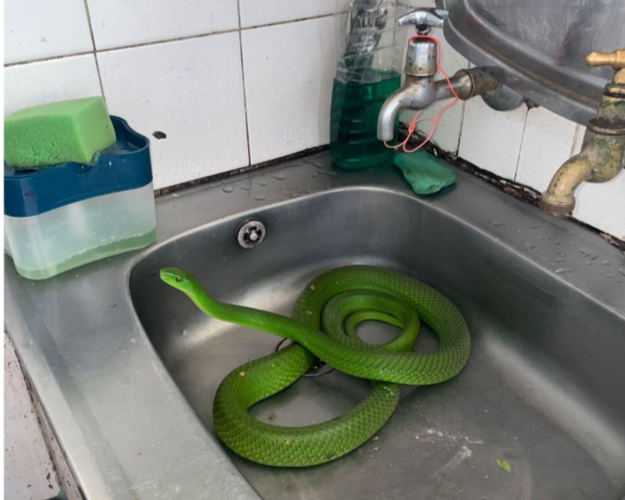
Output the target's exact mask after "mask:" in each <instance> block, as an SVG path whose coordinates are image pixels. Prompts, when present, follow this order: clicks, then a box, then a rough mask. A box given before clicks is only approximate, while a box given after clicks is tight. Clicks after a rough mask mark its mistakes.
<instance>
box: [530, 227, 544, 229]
mask: <svg viewBox="0 0 625 500" xmlns="http://www.w3.org/2000/svg"><path fill="white" fill-rule="evenodd" d="M541 227H542V226H530V228H531V229H540V228H541Z"/></svg>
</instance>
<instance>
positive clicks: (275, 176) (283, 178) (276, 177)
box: [272, 174, 286, 181]
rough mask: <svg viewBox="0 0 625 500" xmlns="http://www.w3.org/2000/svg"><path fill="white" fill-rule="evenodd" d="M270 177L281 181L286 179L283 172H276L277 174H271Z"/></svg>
mask: <svg viewBox="0 0 625 500" xmlns="http://www.w3.org/2000/svg"><path fill="white" fill-rule="evenodd" d="M272 177H273V178H274V179H275V180H277V181H283V180H285V179H286V175H284V174H277V175H272Z"/></svg>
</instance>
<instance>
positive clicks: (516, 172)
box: [512, 103, 530, 182]
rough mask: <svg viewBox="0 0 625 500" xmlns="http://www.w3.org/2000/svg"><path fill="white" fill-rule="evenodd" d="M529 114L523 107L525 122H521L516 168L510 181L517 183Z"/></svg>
mask: <svg viewBox="0 0 625 500" xmlns="http://www.w3.org/2000/svg"><path fill="white" fill-rule="evenodd" d="M523 104H525V103H523ZM529 114H530V110H529V109H528V108H527V105H525V120H523V132H522V133H521V144H519V155H518V156H517V159H516V167H515V169H514V178H513V179H512V180H514V182H518V181H517V177H518V176H519V164H520V163H521V153H522V152H523V143H524V142H525V129H526V128H527V119H528V117H529Z"/></svg>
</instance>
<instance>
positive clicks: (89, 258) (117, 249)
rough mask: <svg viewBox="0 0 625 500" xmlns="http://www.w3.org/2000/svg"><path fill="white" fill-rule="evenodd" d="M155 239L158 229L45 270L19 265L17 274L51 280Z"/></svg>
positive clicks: (33, 278) (87, 252) (110, 244)
mask: <svg viewBox="0 0 625 500" xmlns="http://www.w3.org/2000/svg"><path fill="white" fill-rule="evenodd" d="M155 239H156V229H154V230H152V231H150V232H149V233H146V234H142V235H139V236H133V237H130V238H126V239H125V240H118V241H114V242H112V243H108V244H105V245H102V246H99V247H97V248H92V249H90V250H85V251H84V252H81V253H78V254H76V255H72V256H71V257H69V258H68V259H66V260H64V261H62V262H58V263H56V264H53V265H51V266H48V267H46V268H44V269H23V268H20V267H18V266H17V265H16V266H15V267H16V269H17V272H18V273H20V274H21V275H22V276H24V278H27V279H31V280H45V279H48V278H51V277H52V276H56V275H57V274H61V273H64V272H65V271H69V270H70V269H74V268H76V267H79V266H83V265H85V264H89V263H91V262H95V261H97V260H102V259H105V258H107V257H112V256H114V255H118V254H120V253H124V252H130V251H132V250H139V249H140V248H145V247H147V246H148V245H151V244H152V243H154V240H155Z"/></svg>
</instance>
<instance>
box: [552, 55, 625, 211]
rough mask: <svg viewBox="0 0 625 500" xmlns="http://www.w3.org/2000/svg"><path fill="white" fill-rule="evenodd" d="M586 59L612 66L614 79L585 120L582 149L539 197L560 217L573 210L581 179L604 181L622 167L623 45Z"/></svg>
mask: <svg viewBox="0 0 625 500" xmlns="http://www.w3.org/2000/svg"><path fill="white" fill-rule="evenodd" d="M586 63H587V64H588V65H589V66H612V68H613V69H614V70H615V73H614V79H613V81H612V82H611V83H608V84H607V85H606V86H605V90H604V92H603V95H602V96H601V104H600V105H599V110H598V111H597V116H596V117H595V118H593V119H592V120H590V121H589V122H588V126H587V128H586V134H585V135H584V142H583V145H582V150H581V152H580V153H579V154H577V155H575V156H573V157H571V158H569V159H568V160H567V161H566V162H565V163H564V165H562V166H561V167H560V168H559V169H558V171H557V172H556V174H555V175H554V176H553V179H551V183H550V184H549V187H548V188H547V190H546V191H545V192H544V193H543V194H542V196H541V198H540V207H541V208H542V209H543V210H544V211H545V212H547V213H550V214H552V215H556V216H560V217H566V216H568V215H570V214H571V213H572V212H573V209H574V208H575V190H576V189H577V187H578V186H579V185H580V184H581V183H582V182H607V181H609V180H612V179H614V177H616V176H617V175H618V174H619V173H620V172H621V171H622V170H623V168H625V49H621V50H616V51H614V52H612V53H610V54H604V53H601V52H591V53H590V54H588V56H587V57H586Z"/></svg>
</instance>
